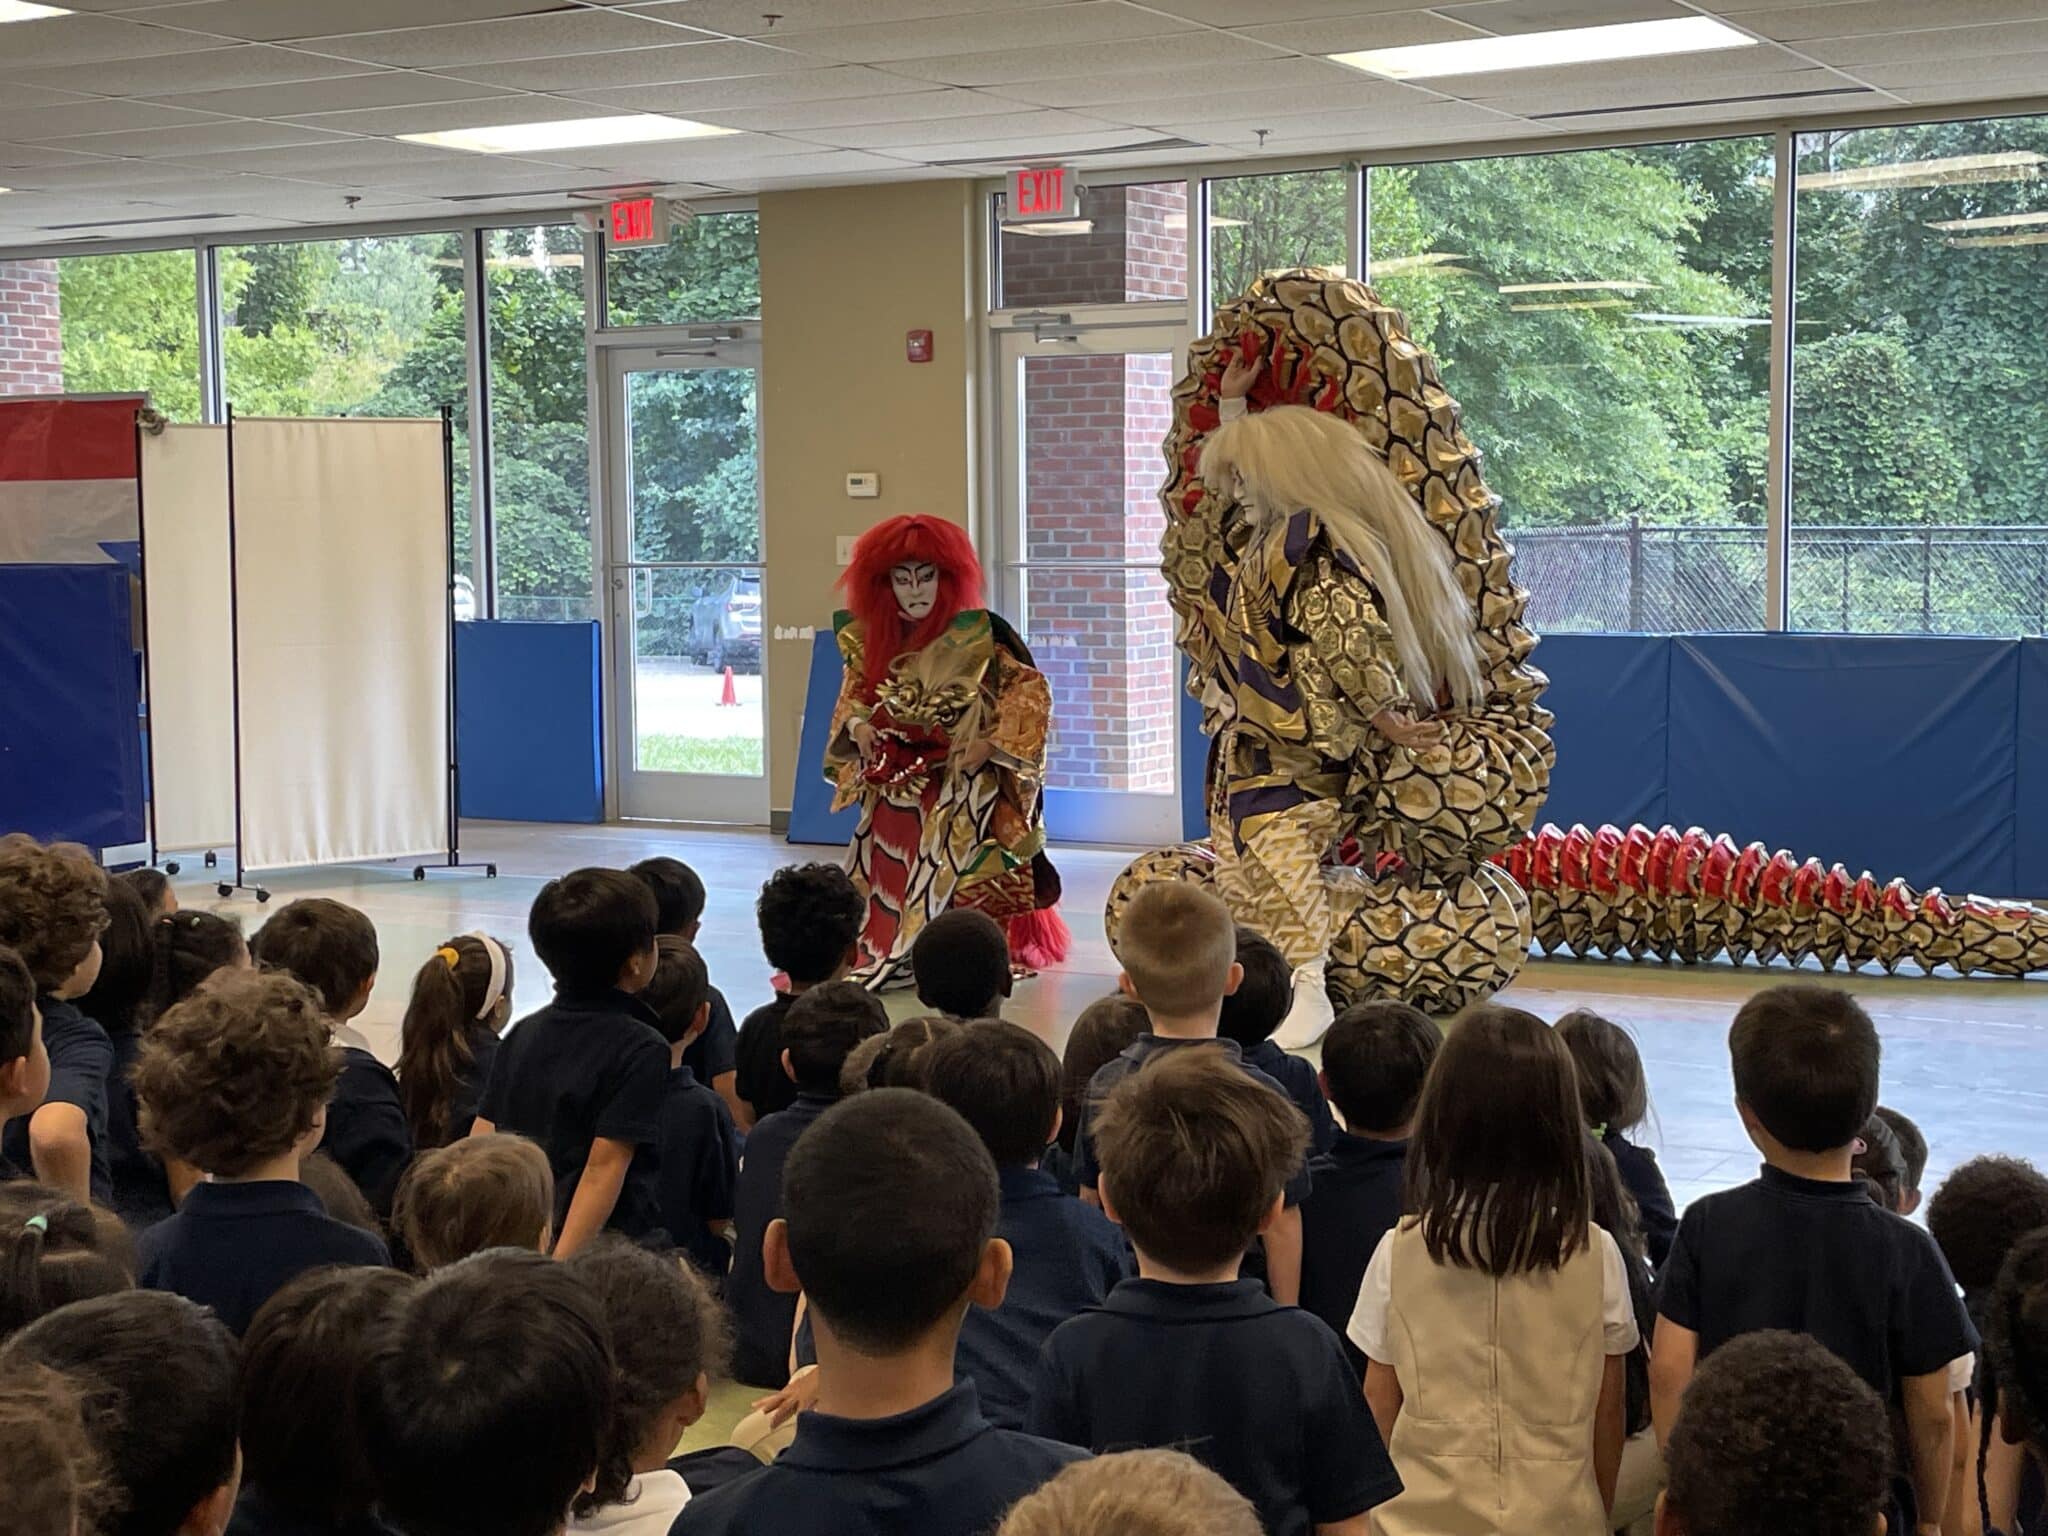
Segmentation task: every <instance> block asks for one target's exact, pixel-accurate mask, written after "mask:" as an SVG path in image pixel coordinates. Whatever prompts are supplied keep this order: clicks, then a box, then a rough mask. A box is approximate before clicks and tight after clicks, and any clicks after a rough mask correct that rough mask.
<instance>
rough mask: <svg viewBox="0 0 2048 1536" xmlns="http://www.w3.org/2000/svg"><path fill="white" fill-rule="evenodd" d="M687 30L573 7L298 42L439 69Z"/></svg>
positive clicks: (669, 38) (559, 54) (644, 41)
mask: <svg viewBox="0 0 2048 1536" xmlns="http://www.w3.org/2000/svg"><path fill="white" fill-rule="evenodd" d="M328 30H329V31H330V32H332V30H333V29H332V28H331V27H330V28H329V29H328ZM693 35H694V34H693V33H691V32H688V31H685V30H683V29H681V28H679V27H672V26H664V25H663V24H662V23H660V22H658V21H649V20H648V19H647V18H646V17H644V16H629V15H627V14H626V13H625V12H623V11H593V10H582V9H578V10H573V11H557V12H553V13H550V14H548V15H545V16H514V17H512V18H510V19H509V20H506V21H472V22H464V23H461V24H459V25H457V26H452V27H403V28H400V29H398V30H396V31H390V32H358V33H352V34H349V35H345V36H327V37H314V38H308V39H305V42H304V46H306V47H308V48H312V49H315V50H317V51H319V52H321V53H331V54H333V55H335V56H336V57H337V58H344V59H360V60H362V61H363V62H364V63H366V64H396V65H400V66H403V67H406V68H409V69H439V68H442V67H443V66H446V65H451V64H495V63H500V62H503V61H506V60H510V59H549V58H568V57H572V56H574V55H577V54H585V53H603V52H605V51H606V50H607V49H612V48H654V47H658V46H660V45H661V44H663V43H674V42H680V41H682V40H683V39H685V38H689V37H691V36H693Z"/></svg>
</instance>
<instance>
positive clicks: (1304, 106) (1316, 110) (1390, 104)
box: [1094, 80, 1437, 128]
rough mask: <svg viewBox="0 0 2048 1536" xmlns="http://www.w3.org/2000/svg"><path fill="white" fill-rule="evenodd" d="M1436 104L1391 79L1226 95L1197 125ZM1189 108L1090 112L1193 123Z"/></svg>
mask: <svg viewBox="0 0 2048 1536" xmlns="http://www.w3.org/2000/svg"><path fill="white" fill-rule="evenodd" d="M1436 100H1437V98H1435V97H1432V96H1427V95H1425V94H1423V93H1422V92H1421V91H1416V90H1411V89H1409V88H1408V87H1407V86H1405V85H1396V84H1394V83H1393V82H1392V81H1390V80H1389V81H1360V82H1359V83H1358V84H1357V85H1343V84H1339V85H1334V86H1331V85H1325V86H1316V87H1313V88H1310V89H1306V90H1299V91H1288V92H1280V93H1277V94H1276V93H1275V92H1272V91H1226V92H1224V93H1222V94H1220V95H1215V96H1204V97H1202V98H1201V101H1200V105H1201V109H1202V112H1201V117H1200V119H1199V121H1202V122H1207V123H1212V124H1217V125H1221V124H1225V123H1234V124H1239V125H1245V124H1249V125H1250V126H1252V127H1255V128H1262V127H1266V126H1268V125H1271V124H1277V123H1280V122H1283V121H1287V120H1291V119H1294V118H1301V117H1315V116H1320V115H1321V114H1323V113H1326V112H1363V111H1387V112H1412V111H1415V110H1417V109H1418V108H1420V107H1424V106H1428V105H1430V104H1432V103H1434V102H1435V101H1436ZM1191 105H1193V103H1191V102H1190V101H1189V100H1188V98H1187V97H1185V96H1175V97H1167V98H1165V99H1163V100H1158V101H1134V102H1129V103H1126V104H1125V105H1123V106H1116V105H1114V104H1111V103H1104V104H1102V105H1101V106H1098V107H1096V108H1094V110H1095V111H1096V112H1097V113H1098V114H1099V115H1101V116H1105V117H1114V118H1115V119H1116V120H1117V121H1118V122H1124V123H1143V124H1146V125H1147V126H1154V125H1157V124H1160V123H1187V122H1190V121H1196V119H1192V118H1190V116H1189V114H1188V108H1189V106H1191Z"/></svg>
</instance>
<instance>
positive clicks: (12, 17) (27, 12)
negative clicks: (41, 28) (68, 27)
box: [0, 0, 71, 23]
mask: <svg viewBox="0 0 2048 1536" xmlns="http://www.w3.org/2000/svg"><path fill="white" fill-rule="evenodd" d="M70 14H71V13H70V12H69V11H67V10H65V9H64V7H63V6H61V5H30V4H29V0H0V23H4V22H9V21H42V20H43V19H44V18H46V17H50V16H69V15H70Z"/></svg>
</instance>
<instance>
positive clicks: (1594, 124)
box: [1552, 93, 1889, 133]
mask: <svg viewBox="0 0 2048 1536" xmlns="http://www.w3.org/2000/svg"><path fill="white" fill-rule="evenodd" d="M1799 105H1800V115H1801V116H1802V117H1807V116H1812V117H1825V116H1826V115H1828V114H1829V113H1831V112H1868V111H1870V110H1871V108H1872V107H1874V106H1875V107H1882V106H1887V105H1889V103H1888V102H1887V101H1886V99H1885V98H1884V97H1882V96H1879V95H1876V94H1874V93H1873V94H1863V95H1854V96H1840V97H1829V98H1823V99H1821V100H1819V101H1813V102H1801V103H1800V104H1799ZM1784 115H1785V108H1784V104H1783V103H1782V102H1781V103H1778V104H1776V105H1773V104H1771V103H1769V102H1756V103H1752V104H1749V105H1736V106H1710V107H1668V108H1663V109H1661V110H1658V111H1655V112H1616V113H1612V114H1603V115H1602V116H1599V117H1587V118H1571V117H1565V118H1557V119H1554V120H1553V124H1552V126H1554V127H1556V128H1557V129H1559V130H1560V131H1563V132H1566V133H1580V132H1584V131H1586V130H1587V129H1599V130H1601V131H1602V132H1605V131H1607V130H1609V129H1614V130H1617V131H1619V130H1629V129H1640V128H1658V129H1662V128H1679V127H1685V126H1687V125H1689V124H1709V125H1718V124H1721V123H1734V122H1742V121H1745V120H1750V119H1754V120H1755V121H1756V122H1757V123H1758V125H1759V131H1760V132H1761V131H1763V130H1765V129H1766V128H1767V127H1768V125H1769V124H1771V123H1773V122H1776V121H1777V120H1779V119H1781V118H1782V117H1784Z"/></svg>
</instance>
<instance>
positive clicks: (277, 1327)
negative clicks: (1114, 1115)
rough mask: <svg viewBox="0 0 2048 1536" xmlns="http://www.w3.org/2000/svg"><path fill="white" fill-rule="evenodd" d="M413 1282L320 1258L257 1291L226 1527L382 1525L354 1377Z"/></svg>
mask: <svg viewBox="0 0 2048 1536" xmlns="http://www.w3.org/2000/svg"><path fill="white" fill-rule="evenodd" d="M418 1285H419V1282H418V1281H417V1280H415V1279H414V1278H413V1277H412V1276H410V1275H405V1274H400V1273H399V1272H398V1271H397V1270H394V1269H323V1270H315V1271H313V1272H311V1273H309V1274H304V1275H300V1276H299V1277H298V1278H297V1279H296V1280H294V1281H292V1282H291V1284H289V1285H287V1286H286V1287H285V1288H284V1289H283V1290H281V1291H279V1292H278V1293H277V1294H276V1295H275V1296H273V1297H271V1298H270V1300H268V1301H266V1302H265V1303H264V1304H263V1306H262V1307H261V1308H260V1309H259V1310H258V1311H257V1313H256V1316H255V1319H254V1320H253V1321H252V1322H251V1323H250V1324H249V1330H248V1332H247V1333H245V1334H243V1335H242V1369H241V1401H242V1491H241V1493H240V1494H239V1496H237V1498H236V1499H235V1514H234V1518H233V1519H232V1520H230V1521H229V1522H228V1536H302V1533H305V1532H312V1531H318V1532H321V1533H323V1536H384V1533H385V1529H386V1528H385V1527H384V1526H383V1525H382V1524H380V1523H379V1522H378V1521H377V1519H376V1517H375V1516H374V1515H372V1514H371V1512H370V1511H371V1508H372V1506H374V1505H375V1503H376V1502H377V1469H376V1467H375V1466H374V1465H373V1464H372V1463H371V1461H370V1454H369V1446H368V1444H367V1443H366V1441H365V1438H364V1434H363V1412H362V1410H363V1401H364V1397H365V1392H364V1387H365V1384H366V1383H367V1381H368V1379H369V1375H370V1369H371V1365H372V1363H373V1361H374V1359H375V1354H376V1349H377V1346H378V1344H379V1342H380V1341H381V1338H382V1335H383V1332H384V1330H385V1329H386V1328H388V1327H389V1326H390V1325H391V1323H392V1322H393V1321H394V1320H395V1319H396V1318H397V1316H398V1313H399V1311H400V1309H401V1308H402V1307H403V1306H404V1304H405V1300H406V1298H407V1297H408V1296H410V1295H411V1294H412V1292H413V1290H414V1289H415V1288H416V1287H417V1286H418Z"/></svg>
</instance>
